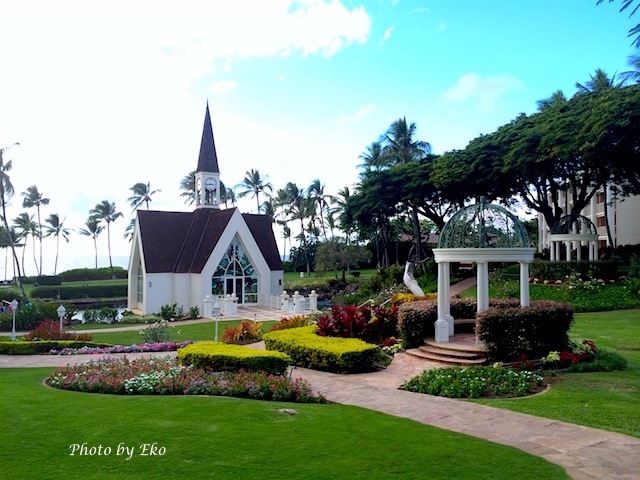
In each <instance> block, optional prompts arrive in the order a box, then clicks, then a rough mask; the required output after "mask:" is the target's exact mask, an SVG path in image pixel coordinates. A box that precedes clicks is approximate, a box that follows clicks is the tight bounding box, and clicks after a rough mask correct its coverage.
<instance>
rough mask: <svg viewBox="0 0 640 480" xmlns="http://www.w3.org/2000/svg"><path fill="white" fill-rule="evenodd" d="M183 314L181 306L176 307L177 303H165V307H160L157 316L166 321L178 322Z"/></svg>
mask: <svg viewBox="0 0 640 480" xmlns="http://www.w3.org/2000/svg"><path fill="white" fill-rule="evenodd" d="M183 315H184V312H183V311H182V306H178V302H173V303H167V304H166V305H162V306H161V307H160V312H159V313H158V316H159V317H160V318H162V319H163V320H166V321H168V322H169V321H171V322H172V321H174V320H179V319H181V318H182V317H183Z"/></svg>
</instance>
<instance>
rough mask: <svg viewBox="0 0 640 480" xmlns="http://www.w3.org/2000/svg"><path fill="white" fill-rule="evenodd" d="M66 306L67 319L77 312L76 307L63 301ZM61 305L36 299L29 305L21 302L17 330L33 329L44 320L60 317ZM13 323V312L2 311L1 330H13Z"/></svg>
mask: <svg viewBox="0 0 640 480" xmlns="http://www.w3.org/2000/svg"><path fill="white" fill-rule="evenodd" d="M62 305H64V307H65V308H66V313H65V319H69V318H70V317H71V316H73V315H74V314H75V309H74V308H73V307H72V306H70V305H68V304H65V303H63V304H62ZM59 306H60V303H58V302H40V301H35V302H33V303H30V304H29V305H24V304H21V305H20V306H19V307H18V310H17V311H16V330H23V331H24V330H26V331H29V330H33V329H34V328H36V326H37V325H38V324H39V323H40V322H42V321H43V320H55V319H57V318H58V312H57V309H58V307H59ZM12 323H13V317H12V313H11V312H9V311H5V312H3V313H0V330H2V331H4V332H10V331H11V325H12Z"/></svg>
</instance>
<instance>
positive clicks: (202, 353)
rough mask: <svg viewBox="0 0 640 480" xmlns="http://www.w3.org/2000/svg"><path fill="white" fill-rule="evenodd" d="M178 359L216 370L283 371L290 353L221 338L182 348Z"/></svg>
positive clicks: (287, 363) (187, 363)
mask: <svg viewBox="0 0 640 480" xmlns="http://www.w3.org/2000/svg"><path fill="white" fill-rule="evenodd" d="M178 360H179V361H180V363H182V364H183V365H193V366H195V367H196V368H203V369H205V370H211V371H216V372H232V371H236V370H249V371H252V372H258V371H264V372H267V373H273V374H277V375H280V374H283V373H284V372H285V371H286V370H287V367H288V366H289V363H290V358H289V356H288V355H286V354H284V353H281V352H269V351H264V350H254V349H252V348H248V347H243V346H240V345H231V344H226V343H221V342H196V343H192V344H191V345H187V346H186V347H183V348H180V349H179V350H178Z"/></svg>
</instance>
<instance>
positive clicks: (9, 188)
mask: <svg viewBox="0 0 640 480" xmlns="http://www.w3.org/2000/svg"><path fill="white" fill-rule="evenodd" d="M15 145H19V143H14V144H11V145H7V146H6V147H3V148H0V203H1V204H2V222H3V223H4V228H6V229H7V231H8V232H10V231H11V229H10V228H9V222H8V221H7V202H8V201H9V199H10V198H11V197H12V196H13V193H14V190H13V185H12V183H11V179H10V178H9V175H8V174H7V172H9V171H10V170H11V167H12V164H11V160H9V161H7V162H5V160H4V154H5V153H6V152H7V151H9V150H11V148H12V147H13V146H15ZM8 239H9V244H10V245H11V251H12V252H13V261H14V263H15V265H16V268H17V269H18V285H19V286H20V293H22V297H23V298H27V293H26V292H25V291H24V285H23V284H22V272H21V271H20V264H19V263H18V255H17V254H16V245H15V242H14V241H13V236H12V235H9V236H8Z"/></svg>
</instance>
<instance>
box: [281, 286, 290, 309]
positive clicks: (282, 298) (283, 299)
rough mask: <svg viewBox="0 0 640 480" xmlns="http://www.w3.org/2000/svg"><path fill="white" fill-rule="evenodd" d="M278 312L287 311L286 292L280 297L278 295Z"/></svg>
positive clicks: (287, 295)
mask: <svg viewBox="0 0 640 480" xmlns="http://www.w3.org/2000/svg"><path fill="white" fill-rule="evenodd" d="M280 310H282V311H283V312H288V311H289V294H288V293H287V291H286V290H283V291H282V295H280Z"/></svg>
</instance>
